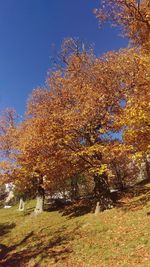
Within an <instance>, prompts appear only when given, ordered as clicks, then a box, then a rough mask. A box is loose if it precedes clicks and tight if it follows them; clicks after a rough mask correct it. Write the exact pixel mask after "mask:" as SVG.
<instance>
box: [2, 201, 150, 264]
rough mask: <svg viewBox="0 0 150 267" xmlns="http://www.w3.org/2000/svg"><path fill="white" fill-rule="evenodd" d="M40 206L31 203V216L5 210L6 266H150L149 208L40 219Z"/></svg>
mask: <svg viewBox="0 0 150 267" xmlns="http://www.w3.org/2000/svg"><path fill="white" fill-rule="evenodd" d="M133 201H134V199H132V202H133ZM135 201H136V198H135ZM34 205H35V203H34V201H30V202H28V203H27V204H26V211H25V212H19V211H17V206H15V207H13V208H11V209H0V232H1V237H0V244H1V245H2V246H1V261H0V266H2V267H3V266H5V267H9V266H10V267H13V266H17V267H25V266H28V267H45V266H46V267H48V266H52V267H53V266H58V267H59V266H60V267H65V266H66V267H67V266H68V267H72V266H73V267H80V266H81V267H84V266H85V267H96V266H97V267H109V266H111V267H113V266H114V267H117V266H119V267H129V266H131V267H132V266H134V267H135V266H141V267H148V266H150V265H149V262H150V240H149V234H150V217H149V216H147V212H148V211H150V207H149V206H148V205H145V206H142V207H141V206H140V207H139V208H138V209H135V210H132V209H124V208H123V207H122V208H114V209H112V210H108V211H104V212H103V213H100V214H98V215H94V214H92V213H89V214H86V215H84V216H79V217H74V218H70V217H68V216H62V213H60V212H43V214H40V215H38V216H34V215H33V214H32V211H33V207H34Z"/></svg>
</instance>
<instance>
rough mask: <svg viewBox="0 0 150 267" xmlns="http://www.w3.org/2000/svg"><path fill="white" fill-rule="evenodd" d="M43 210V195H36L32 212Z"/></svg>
mask: <svg viewBox="0 0 150 267" xmlns="http://www.w3.org/2000/svg"><path fill="white" fill-rule="evenodd" d="M42 211H43V197H42V196H37V198H36V207H35V210H34V212H35V213H36V214H38V213H41V212H42Z"/></svg>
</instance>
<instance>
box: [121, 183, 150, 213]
mask: <svg viewBox="0 0 150 267" xmlns="http://www.w3.org/2000/svg"><path fill="white" fill-rule="evenodd" d="M146 181H147V180H144V181H142V182H140V183H138V184H136V185H135V186H133V187H130V188H128V189H126V190H125V191H124V192H123V193H122V199H120V201H119V202H118V203H117V207H118V208H122V209H123V210H124V211H128V210H133V211H134V210H138V209H142V208H143V207H144V206H145V205H146V204H147V202H149V201H150V188H149V187H146V186H145V185H146ZM124 200H125V201H124Z"/></svg>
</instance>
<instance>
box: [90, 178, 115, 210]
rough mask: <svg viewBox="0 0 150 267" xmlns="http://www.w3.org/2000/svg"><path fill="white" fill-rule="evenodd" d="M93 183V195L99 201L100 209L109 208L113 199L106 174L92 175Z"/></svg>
mask: <svg viewBox="0 0 150 267" xmlns="http://www.w3.org/2000/svg"><path fill="white" fill-rule="evenodd" d="M94 183H95V187H94V196H95V198H96V199H97V200H98V202H99V206H100V211H103V210H105V209H109V208H111V207H112V204H113V201H112V198H111V194H110V190H109V185H108V177H107V175H106V174H105V173H104V174H102V175H94Z"/></svg>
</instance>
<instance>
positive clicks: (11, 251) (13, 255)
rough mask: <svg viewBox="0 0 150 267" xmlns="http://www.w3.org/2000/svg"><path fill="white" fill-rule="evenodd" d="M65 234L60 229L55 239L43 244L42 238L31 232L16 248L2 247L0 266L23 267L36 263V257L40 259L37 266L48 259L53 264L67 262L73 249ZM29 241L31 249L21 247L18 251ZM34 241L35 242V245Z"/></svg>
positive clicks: (0, 246) (68, 237) (55, 234)
mask: <svg viewBox="0 0 150 267" xmlns="http://www.w3.org/2000/svg"><path fill="white" fill-rule="evenodd" d="M63 232H64V229H63V228H61V229H59V231H56V232H55V233H54V237H53V238H51V240H49V241H48V242H42V241H41V240H40V236H36V235H33V232H30V233H29V234H28V235H27V236H26V237H25V238H24V239H23V240H22V241H20V242H19V243H17V244H16V245H14V246H10V247H6V246H4V245H0V248H1V257H0V266H1V267H16V266H17V267H22V266H24V265H25V264H27V263H28V262H29V261H30V260H33V261H36V257H38V262H35V266H40V263H41V262H42V261H43V259H44V258H48V259H49V260H52V261H53V262H58V261H59V260H65V259H66V258H67V257H68V254H70V253H72V249H71V247H70V244H69V241H70V236H68V235H65V234H64V233H63ZM32 238H33V239H32ZM45 238H46V236H45ZM71 238H72V237H71ZM29 239H30V240H29ZM27 241H29V243H28V244H29V246H30V247H29V246H28V247H26V248H23V249H22V247H21V250H20V251H16V249H17V250H18V248H19V246H21V245H24V246H25V245H28V244H25V243H26V242H27ZM32 241H34V244H33V245H32ZM45 243H46V244H45ZM36 264H37V265H36Z"/></svg>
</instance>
